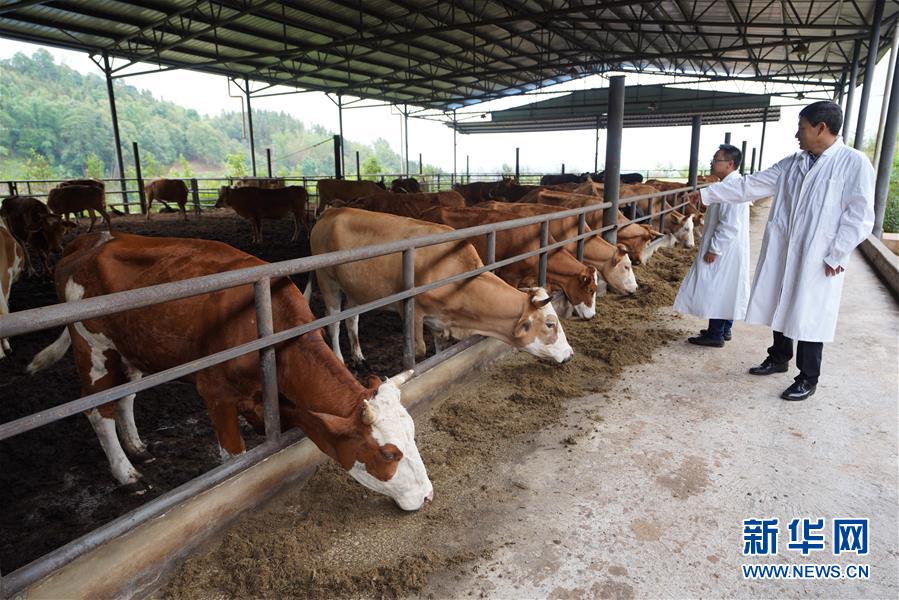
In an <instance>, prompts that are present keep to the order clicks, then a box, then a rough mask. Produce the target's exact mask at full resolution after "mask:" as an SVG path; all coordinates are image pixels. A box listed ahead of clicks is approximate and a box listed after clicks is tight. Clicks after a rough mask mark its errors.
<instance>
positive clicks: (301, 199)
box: [215, 185, 309, 244]
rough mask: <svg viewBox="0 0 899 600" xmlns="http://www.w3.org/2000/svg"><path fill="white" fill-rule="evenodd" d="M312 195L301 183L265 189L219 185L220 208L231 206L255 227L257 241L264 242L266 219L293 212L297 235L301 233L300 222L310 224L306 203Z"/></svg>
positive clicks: (254, 235) (254, 240)
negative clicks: (263, 233) (220, 186)
mask: <svg viewBox="0 0 899 600" xmlns="http://www.w3.org/2000/svg"><path fill="white" fill-rule="evenodd" d="M308 201H309V196H308V195H307V194H306V189H305V188H303V187H302V186H299V185H291V186H287V187H285V188H275V189H263V188H254V187H242V188H229V187H223V188H220V189H219V198H218V201H217V202H216V203H215V207H216V208H223V207H225V206H230V207H231V208H232V209H234V212H236V213H237V214H238V215H240V216H241V217H243V218H244V219H246V220H248V221H249V222H250V225H251V226H252V227H253V242H254V243H259V244H261V243H262V219H281V218H283V217H285V216H287V215H288V214H290V213H293V237H291V238H290V239H291V240H297V239H298V238H299V237H300V224H301V223H302V225H303V227H307V224H306V204H307V202H308Z"/></svg>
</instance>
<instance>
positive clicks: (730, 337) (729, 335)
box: [699, 329, 734, 342]
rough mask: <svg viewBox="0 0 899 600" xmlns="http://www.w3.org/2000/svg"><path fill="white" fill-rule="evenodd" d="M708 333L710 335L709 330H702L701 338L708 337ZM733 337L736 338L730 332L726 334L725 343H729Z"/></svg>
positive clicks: (700, 332)
mask: <svg viewBox="0 0 899 600" xmlns="http://www.w3.org/2000/svg"><path fill="white" fill-rule="evenodd" d="M708 333H709V330H708V329H700V330H699V335H701V336H706V335H708ZM733 337H734V336H733V334H732V333H731V332H730V331H725V332H724V341H725V342H729V341H730V340H731V339H732V338H733Z"/></svg>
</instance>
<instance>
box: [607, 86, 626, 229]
mask: <svg viewBox="0 0 899 600" xmlns="http://www.w3.org/2000/svg"><path fill="white" fill-rule="evenodd" d="M623 129H624V75H615V76H614V77H611V78H609V115H608V120H607V125H606V164H605V177H604V178H603V183H604V184H605V185H604V186H603V200H604V201H605V202H608V203H611V206H610V207H609V208H607V209H605V210H604V211H603V215H602V225H603V227H604V228H605V227H612V228H611V229H609V230H608V231H606V232H604V233H603V238H605V240H606V241H607V242H609V243H610V244H615V243H616V242H617V241H618V229H617V227H615V226H616V225H617V224H618V192H619V187H620V185H621V134H622V131H623Z"/></svg>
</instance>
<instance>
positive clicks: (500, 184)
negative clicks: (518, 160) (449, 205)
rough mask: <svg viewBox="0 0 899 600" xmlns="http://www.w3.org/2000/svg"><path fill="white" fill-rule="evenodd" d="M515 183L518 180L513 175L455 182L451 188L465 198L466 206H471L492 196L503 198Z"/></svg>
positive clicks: (516, 183)
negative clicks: (496, 179)
mask: <svg viewBox="0 0 899 600" xmlns="http://www.w3.org/2000/svg"><path fill="white" fill-rule="evenodd" d="M516 185H518V180H517V179H516V178H515V177H503V178H502V179H500V180H499V181H475V182H473V183H472V182H469V183H466V184H461V183H457V184H455V185H453V190H454V191H456V192H459V193H460V194H461V195H462V197H463V198H465V204H466V205H467V206H473V205H475V204H477V203H478V202H484V201H486V200H491V199H493V198H497V199H498V198H504V197H506V196H508V195H509V190H510V188H511V187H513V186H516Z"/></svg>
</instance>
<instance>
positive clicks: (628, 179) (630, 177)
mask: <svg viewBox="0 0 899 600" xmlns="http://www.w3.org/2000/svg"><path fill="white" fill-rule="evenodd" d="M583 177H584V179H582V180H581V181H584V180H585V179H586V178H588V177H589V178H590V179H592V180H593V181H595V182H596V183H603V182H604V181H605V180H606V172H605V171H600V172H599V173H584V174H583ZM618 177H619V179H620V181H621V183H642V182H643V175H641V174H640V173H621V174H619V175H618Z"/></svg>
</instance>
